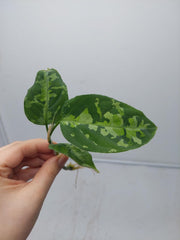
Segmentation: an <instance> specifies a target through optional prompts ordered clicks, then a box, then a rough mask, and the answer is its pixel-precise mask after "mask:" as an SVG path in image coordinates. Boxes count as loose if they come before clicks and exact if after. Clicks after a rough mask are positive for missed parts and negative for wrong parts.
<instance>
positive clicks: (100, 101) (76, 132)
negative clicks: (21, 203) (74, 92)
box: [24, 69, 157, 172]
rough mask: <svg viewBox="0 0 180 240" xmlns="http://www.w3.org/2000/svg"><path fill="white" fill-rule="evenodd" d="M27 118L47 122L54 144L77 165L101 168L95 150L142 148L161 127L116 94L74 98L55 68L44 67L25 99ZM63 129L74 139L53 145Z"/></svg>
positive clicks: (66, 134) (108, 150)
mask: <svg viewBox="0 0 180 240" xmlns="http://www.w3.org/2000/svg"><path fill="white" fill-rule="evenodd" d="M24 111H25V114H26V117H27V118H28V119H29V120H30V121H31V122H32V123H34V124H38V125H44V126H45V128H46V132H47V140H48V142H49V148H50V149H52V150H54V151H55V152H56V153H63V154H65V155H67V156H69V157H70V158H71V159H72V160H74V161H75V162H76V164H75V165H74V164H72V163H70V164H68V165H66V166H64V169H66V170H74V169H78V168H80V167H88V168H91V169H93V170H95V171H96V172H98V170H97V168H96V166H95V164H94V162H93V160H92V155H91V154H90V153H89V152H99V153H117V152H124V151H129V150H132V149H136V148H139V147H141V146H143V145H144V144H147V143H148V142H149V141H150V140H151V139H152V138H153V136H154V135H155V132H156V130H157V127H156V125H155V124H154V123H153V122H152V121H151V120H150V119H148V118H147V117H146V116H145V115H144V113H143V112H142V111H140V110H137V109H135V108H134V107H132V106H130V105H128V104H126V103H123V102H120V101H118V100H116V99H114V98H111V97H108V96H103V95H98V94H87V95H80V96H76V97H74V98H72V99H69V97H68V90H67V86H66V84H65V83H64V82H63V80H62V78H61V76H60V74H59V73H58V71H57V70H55V69H47V70H40V71H39V72H38V73H37V75H36V79H35V82H34V84H33V86H32V87H31V88H29V90H28V92H27V94H26V96H25V99H24ZM57 127H59V128H60V129H61V131H62V134H63V136H64V137H65V138H66V139H67V141H68V142H69V143H57V144H55V143H53V141H52V134H53V132H54V130H55V129H56V128H57Z"/></svg>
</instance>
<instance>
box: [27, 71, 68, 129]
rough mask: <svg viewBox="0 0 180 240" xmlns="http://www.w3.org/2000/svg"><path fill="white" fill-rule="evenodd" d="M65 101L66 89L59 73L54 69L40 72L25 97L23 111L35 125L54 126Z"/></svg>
mask: <svg viewBox="0 0 180 240" xmlns="http://www.w3.org/2000/svg"><path fill="white" fill-rule="evenodd" d="M67 99H68V94H67V87H66V85H65V83H64V82H63V80H62V78H61V76H60V75H59V73H58V72H57V71H56V70H55V69H48V70H40V71H39V72H38V73H37V76H36V80H35V82H34V84H33V86H32V87H31V88H30V89H29V90H28V92H27V95H26V97H25V100H24V111H25V114H26V116H27V118H28V119H29V120H30V121H31V122H33V123H35V124H39V125H48V124H52V123H53V124H56V123H58V122H59V120H60V117H61V114H60V113H61V108H62V106H63V104H64V102H65V101H66V100H67Z"/></svg>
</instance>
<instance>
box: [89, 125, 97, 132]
mask: <svg viewBox="0 0 180 240" xmlns="http://www.w3.org/2000/svg"><path fill="white" fill-rule="evenodd" d="M88 128H89V129H90V130H93V131H97V129H98V126H97V125H93V124H88Z"/></svg>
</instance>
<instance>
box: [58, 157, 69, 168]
mask: <svg viewBox="0 0 180 240" xmlns="http://www.w3.org/2000/svg"><path fill="white" fill-rule="evenodd" d="M58 157H59V158H58V165H59V167H60V168H62V167H63V166H64V164H65V163H66V161H67V160H68V157H67V156H66V155H64V154H60V155H59V156H58Z"/></svg>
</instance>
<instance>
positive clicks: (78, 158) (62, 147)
mask: <svg viewBox="0 0 180 240" xmlns="http://www.w3.org/2000/svg"><path fill="white" fill-rule="evenodd" d="M49 148H50V149H52V150H54V151H56V152H58V153H63V154H65V155H67V156H68V157H70V158H71V159H73V160H74V161H75V162H76V163H77V164H79V165H80V166H82V167H88V168H92V169H94V170H95V171H96V172H99V171H98V170H97V169H96V167H95V165H94V163H93V161H92V156H91V154H90V153H88V152H87V151H85V150H82V149H80V148H78V147H76V146H74V145H72V144H66V143H59V144H50V145H49Z"/></svg>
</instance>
